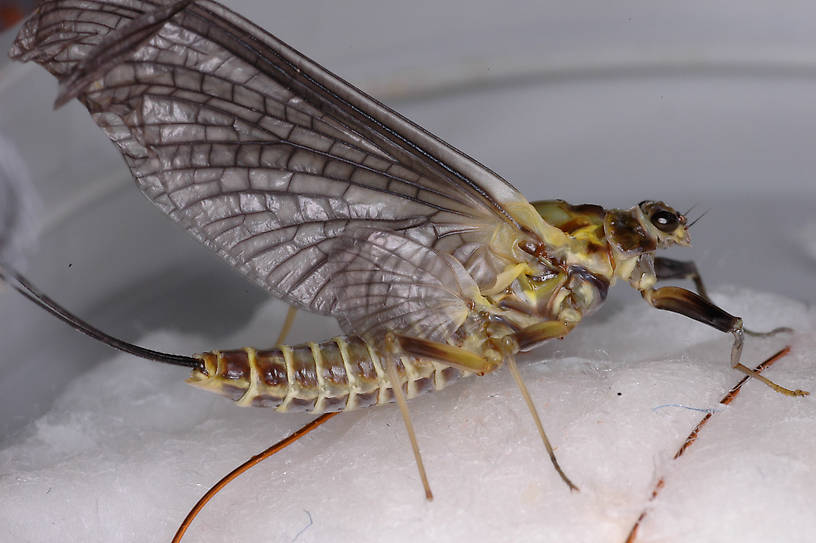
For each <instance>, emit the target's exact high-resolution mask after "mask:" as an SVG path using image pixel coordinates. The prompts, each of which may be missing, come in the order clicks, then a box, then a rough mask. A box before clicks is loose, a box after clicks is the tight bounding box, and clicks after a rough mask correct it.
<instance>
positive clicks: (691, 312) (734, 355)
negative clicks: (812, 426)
mask: <svg viewBox="0 0 816 543" xmlns="http://www.w3.org/2000/svg"><path fill="white" fill-rule="evenodd" d="M641 294H642V295H643V298H644V299H646V301H647V302H649V304H651V305H652V306H653V307H656V308H657V309H665V310H666V311H673V312H675V313H680V314H681V315H685V316H686V317H689V318H692V319H694V320H696V321H699V322H702V323H703V324H707V325H709V326H711V327H713V328H716V329H717V330H720V331H722V332H730V333H731V334H732V335H733V336H734V343H733V344H732V346H731V366H732V367H733V368H734V369H737V370H739V371H741V372H743V373H745V374H747V375H750V376H751V377H754V378H756V379H759V380H760V381H762V382H763V383H765V384H766V385H768V386H769V387H771V388H773V389H774V390H776V391H777V392H780V393H782V394H787V395H789V396H806V395H807V394H808V392H805V391H803V390H798V389H797V390H790V389H787V388H785V387H782V386H780V385H777V384H776V383H774V382H773V381H771V380H770V379H768V378H766V377H764V376H762V375H760V374H759V373H757V372H755V371H754V370H752V369H750V368H748V367H747V366H744V365H743V364H742V363H741V362H740V358H741V357H742V344H743V341H744V328H743V326H742V319H741V318H739V317H735V316H734V315H731V314H729V313H726V312H725V311H723V310H722V309H720V308H719V307H717V306H716V305H714V303H713V302H711V301H710V300H708V299H706V298H703V297H702V296H701V295H699V294H695V293H694V292H691V291H690V290H686V289H684V288H680V287H662V288H658V289H646V290H643V291H642V292H641Z"/></svg>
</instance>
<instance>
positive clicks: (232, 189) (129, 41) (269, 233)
mask: <svg viewBox="0 0 816 543" xmlns="http://www.w3.org/2000/svg"><path fill="white" fill-rule="evenodd" d="M11 56H12V57H13V58H17V59H20V60H35V61H37V62H38V63H40V64H42V65H43V66H44V67H45V68H46V69H48V70H49V71H50V72H51V73H53V74H54V75H56V76H57V77H58V78H59V79H60V82H61V97H60V99H59V100H58V101H65V100H67V99H70V98H71V97H77V98H78V99H79V100H80V101H81V102H82V103H84V104H85V106H86V107H87V108H88V110H89V111H90V112H91V114H92V115H93V117H94V119H95V120H96V122H97V123H98V124H99V125H100V126H101V127H102V128H103V129H104V130H105V131H106V132H107V134H108V136H109V137H110V138H111V139H112V140H113V142H114V143H115V144H116V145H117V146H118V147H119V149H120V151H121V152H122V154H123V156H124V158H125V161H126V162H127V164H128V166H129V167H130V169H131V171H132V173H133V175H134V177H135V179H136V182H137V184H138V186H139V188H140V189H141V190H142V192H143V193H144V194H145V195H146V196H147V197H148V198H149V199H150V200H152V201H153V202H154V203H155V204H156V205H158V206H159V207H160V208H161V209H162V210H164V212H166V213H167V214H168V215H170V216H171V217H172V218H173V219H174V220H176V221H178V222H179V223H181V224H182V225H183V226H184V227H185V228H187V229H188V230H189V231H190V232H191V233H192V234H193V235H194V236H195V237H197V238H198V239H199V240H201V241H202V242H203V243H205V244H206V245H208V246H210V247H211V248H213V249H214V250H215V251H216V252H218V253H219V254H220V255H221V256H222V257H224V258H225V259H226V260H228V261H229V262H230V263H232V264H233V265H234V266H235V267H236V268H237V269H239V270H240V271H241V272H243V273H244V274H245V275H247V276H248V277H249V278H251V279H252V280H253V281H255V282H256V283H258V284H260V285H261V286H263V287H264V288H266V289H267V290H269V291H270V292H272V293H273V294H274V295H276V296H278V297H280V298H283V299H284V300H286V301H287V302H289V303H293V304H296V305H298V306H301V307H304V308H306V309H308V310H311V311H316V312H320V313H325V314H334V315H338V316H341V317H342V311H351V309H350V308H349V307H345V308H344V309H343V310H342V311H341V310H340V309H338V308H340V307H342V304H338V288H339V287H338V285H339V283H338V282H337V281H334V282H332V270H333V269H334V268H333V267H336V264H337V262H338V261H342V257H338V256H337V255H336V253H337V251H338V250H340V251H342V250H345V249H347V248H348V247H349V246H348V244H347V242H343V241H338V240H342V239H346V238H347V237H348V233H349V232H359V231H361V230H368V231H374V232H377V231H379V232H389V233H397V232H398V233H399V234H398V238H399V239H401V240H407V241H405V243H407V244H409V245H410V244H413V247H414V248H415V249H417V250H421V249H423V248H424V249H425V252H424V253H423V255H424V257H425V258H426V262H424V263H423V265H427V264H428V263H429V261H432V260H434V258H436V259H439V258H443V257H442V256H441V255H452V256H453V257H454V258H455V259H457V260H458V261H459V262H461V263H462V264H463V265H464V266H465V267H466V268H467V270H468V272H470V273H471V275H472V276H473V277H474V279H475V280H476V282H477V283H478V284H479V285H480V286H490V285H492V284H493V283H494V282H495V278H496V275H497V274H498V273H499V272H501V271H502V270H503V269H504V268H505V267H506V266H507V264H508V262H507V257H503V256H499V255H497V254H495V252H494V249H493V248H492V247H491V246H490V245H489V241H490V239H491V238H493V237H495V235H496V232H497V230H498V229H502V228H503V229H505V230H506V229H507V228H509V229H511V231H514V232H518V233H519V235H521V231H522V229H524V230H525V231H528V230H529V228H523V225H522V224H520V223H523V222H524V221H520V220H517V218H516V217H518V216H519V211H518V210H519V209H523V210H524V213H521V215H524V216H525V217H526V216H527V213H528V211H529V209H527V208H530V206H529V204H527V202H526V200H525V199H524V198H523V196H521V194H519V193H518V191H517V190H516V189H515V188H513V187H512V186H511V185H510V184H508V183H507V182H506V181H504V180H502V179H501V178H500V177H498V176H497V175H495V174H494V173H492V172H491V171H489V170H488V169H486V168H485V167H483V166H482V165H480V164H478V163H477V162H476V161H474V160H473V159H471V158H469V157H468V156H466V155H464V154H463V153H461V152H459V151H458V150H456V149H454V148H452V147H450V146H449V145H447V144H445V143H444V142H442V141H441V140H439V139H438V138H436V137H434V136H433V135H431V134H429V133H428V132H426V131H424V130H423V129H422V128H420V127H418V126H417V125H415V124H413V123H411V122H410V121H408V120H407V119H405V118H403V117H401V116H400V115H398V114H397V113H395V112H393V111H392V110H390V109H388V108H387V107H385V106H383V105H382V104H380V103H379V102H377V101H375V100H374V99H372V98H370V97H369V96H367V95H366V94H364V93H362V92H361V91H359V90H357V89H356V88H354V87H353V86H351V85H349V84H348V83H346V82H345V81H343V80H342V79H340V78H338V77H337V76H335V75H333V74H331V73H330V72H328V71H327V70H325V69H324V68H322V67H320V66H319V65H317V64H316V63H314V62H313V61H311V60H309V59H308V58H306V57H305V56H303V55H301V54H300V53H298V52H297V51H295V50H294V49H291V48H290V47H288V46H287V45H286V44H284V43H282V42H280V41H279V40H277V39H276V38H274V37H273V36H271V35H269V34H268V33H266V32H265V31H263V30H262V29H260V28H258V27H256V26H255V25H253V24H251V23H250V22H248V21H247V20H246V19H244V18H242V17H240V16H238V15H236V14H235V13H233V12H231V11H230V10H228V9H227V8H225V7H223V6H221V5H220V4H217V3H215V2H212V1H209V0H199V1H197V2H190V0H183V1H181V2H161V1H159V0H152V1H142V0H110V1H101V0H84V1H83V2H76V1H74V0H45V1H44V2H42V3H41V4H40V7H39V8H38V11H37V13H36V14H35V15H34V16H33V17H32V19H30V20H29V21H28V22H27V23H26V25H25V26H24V27H23V29H22V30H21V32H20V35H19V36H18V38H17V40H16V42H15V44H14V47H13V48H12V51H11ZM530 209H531V208H530ZM533 215H535V214H534V213H533ZM532 230H533V231H535V228H533V229H532ZM352 237H354V236H352ZM354 239H357V238H354ZM392 241H393V240H392ZM356 243H357V244H358V245H356V246H355V247H357V249H360V246H359V244H360V243H361V242H360V241H359V239H358V241H357V242H356ZM363 245H366V244H363ZM367 246H368V247H369V249H367V250H366V251H362V252H361V251H359V250H357V251H356V253H360V254H356V253H354V254H356V256H355V257H354V260H355V266H358V267H359V266H361V265H362V264H361V263H362V262H363V260H364V259H365V258H369V259H370V260H372V263H371V264H370V269H369V270H368V271H369V272H372V273H374V274H375V275H376V272H374V271H372V270H377V269H380V267H379V265H378V264H377V263H376V262H375V261H374V260H373V259H372V257H373V254H374V253H376V252H377V251H381V250H382V248H381V247H380V248H379V249H376V248H375V249H371V247H374V246H376V244H374V245H372V244H371V243H368V244H367ZM363 253H370V254H363ZM338 258H339V259H340V260H338ZM445 262H447V260H445ZM446 265H447V264H446ZM379 273H380V276H379V277H384V276H387V275H389V273H390V272H388V271H387V270H383V269H380V272H379ZM372 277H373V276H372ZM370 303H371V300H366V301H365V302H364V304H370ZM409 320H410V319H407V318H402V320H401V322H402V323H403V325H405V326H408V325H409V324H410V322H409ZM349 322H350V321H349ZM361 325H362V324H361Z"/></svg>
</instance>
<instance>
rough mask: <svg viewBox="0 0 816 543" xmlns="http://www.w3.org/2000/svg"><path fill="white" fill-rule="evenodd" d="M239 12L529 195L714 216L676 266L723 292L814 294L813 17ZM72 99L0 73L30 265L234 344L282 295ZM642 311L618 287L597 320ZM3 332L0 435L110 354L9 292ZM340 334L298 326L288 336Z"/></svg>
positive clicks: (393, 8) (453, 6) (363, 1)
mask: <svg viewBox="0 0 816 543" xmlns="http://www.w3.org/2000/svg"><path fill="white" fill-rule="evenodd" d="M227 4H228V5H230V6H231V7H232V8H233V9H235V10H237V11H239V12H240V13H243V14H244V15H247V16H248V17H249V18H250V19H252V20H253V21H254V22H256V23H257V24H259V25H261V26H263V27H265V28H267V29H268V30H269V31H271V32H272V33H274V34H276V35H277V36H279V37H280V38H282V39H283V40H284V41H286V42H288V43H289V44H291V45H293V46H295V47H296V48H298V49H299V50H301V51H302V52H304V53H306V54H307V55H309V56H311V57H312V58H314V59H315V60H317V61H318V62H320V63H321V64H323V65H324V66H326V67H328V68H329V69H331V70H332V71H334V72H336V73H338V74H340V75H341V76H343V77H344V78H346V79H347V80H349V81H351V82H352V83H354V84H356V85H358V86H360V87H361V88H363V89H364V90H367V91H368V92H370V93H371V94H373V95H374V96H375V97H377V98H379V99H381V100H383V101H385V102H386V103H388V104H389V105H391V106H393V107H395V108H396V109H397V110H399V111H400V112H402V113H403V114H405V115H407V116H408V117H410V118H411V119H413V120H414V121H416V122H418V123H419V124H421V125H423V126H425V127H426V128H428V129H429V130H431V131H432V132H434V133H436V134H437V135H439V136H441V137H442V138H443V139H446V140H447V141H449V142H450V143H452V144H453V145H455V146H457V147H459V148H461V149H462V150H464V151H465V152H467V153H469V154H471V155H472V156H474V157H475V158H477V159H478V160H480V161H481V162H483V163H485V164H486V165H488V166H489V167H490V168H492V169H494V170H495V171H497V172H498V173H500V174H501V175H503V176H504V177H506V178H507V179H508V180H510V181H511V182H512V183H513V184H515V185H516V186H517V187H519V188H520V189H521V190H522V192H523V193H524V194H526V195H527V196H528V198H529V199H531V200H534V199H549V198H564V199H566V200H569V201H572V202H575V203H580V202H592V203H599V204H602V205H605V206H607V207H630V206H631V205H633V204H634V203H636V202H638V201H640V200H643V199H664V200H665V201H667V202H669V203H670V204H671V205H673V206H675V207H677V208H679V209H681V210H684V209H686V208H688V207H690V206H692V205H694V204H696V205H697V207H696V208H695V212H694V213H692V216H696V215H698V214H699V213H701V212H702V211H705V210H710V212H709V213H708V215H706V217H705V218H704V219H703V220H702V221H701V222H700V223H699V224H697V225H696V226H695V227H694V229H693V230H692V232H691V233H692V241H693V243H694V247H693V249H691V250H688V249H686V250H682V251H680V252H674V253H673V256H676V257H680V258H689V259H690V258H693V259H694V260H696V261H697V262H698V265H699V267H700V270H701V271H702V273H703V276H704V278H705V279H706V281H707V282H708V283H709V287H710V288H713V289H714V290H716V288H717V286H718V285H723V284H733V285H738V286H741V287H746V288H751V289H757V290H764V291H773V292H777V293H780V294H784V295H787V296H789V297H791V298H794V299H797V300H802V301H804V302H807V303H812V302H813V301H816V290H815V289H814V287H816V213H815V212H816V181H814V178H813V177H814V172H816V145H815V144H816V100H814V96H816V5H814V4H813V3H812V2H774V3H766V2H756V1H721V2H712V1H705V2H703V1H698V2H682V3H680V2H665V3H664V2H654V1H651V0H639V1H629V2H616V3H608V2H580V3H577V2H537V3H533V2H501V3H498V2H496V3H493V2H483V1H468V2H465V1H449V2H438V1H433V2H431V1H414V2H383V1H381V0H377V1H375V0H355V1H346V2H342V3H339V2H329V1H323V2H321V1H298V2H269V1H260V0H255V1H249V0H240V1H233V2H227ZM15 33H16V29H12V30H11V31H10V32H6V33H5V34H1V35H0V49H1V50H3V51H6V50H8V47H9V45H10V43H11V41H12V39H13V37H14V34H15ZM55 95H56V82H55V81H54V80H53V78H52V77H51V76H50V75H48V74H47V73H46V72H45V71H43V70H42V69H41V68H39V67H38V66H34V65H19V64H11V63H10V62H9V61H7V60H6V59H5V55H3V58H0V138H2V139H4V140H6V144H4V146H5V147H6V150H9V149H13V150H16V152H17V153H18V154H19V158H20V159H21V161H22V163H23V164H25V165H26V166H27V168H28V177H29V178H30V180H31V182H32V183H33V187H34V188H35V192H36V194H37V195H38V199H39V206H40V207H39V210H38V211H37V212H36V214H33V215H35V216H33V217H31V218H32V219H33V220H32V226H31V228H33V227H34V226H33V225H36V227H37V228H38V231H39V233H40V236H39V241H38V243H37V244H36V245H35V246H33V247H32V248H31V249H30V250H29V251H28V253H27V256H28V258H27V260H26V261H22V260H18V262H17V265H18V266H20V267H22V268H24V269H25V270H26V271H27V273H28V274H29V275H30V277H31V279H32V280H34V282H35V283H36V284H37V285H39V286H40V287H41V288H42V289H43V290H44V291H45V292H47V293H49V294H50V295H51V296H53V297H54V298H56V299H57V300H59V301H60V302H61V303H63V304H64V305H66V306H67V307H68V308H71V309H72V310H73V311H75V312H76V313H77V314H79V315H81V316H83V317H84V318H86V319H88V320H89V321H90V322H92V323H95V324H97V325H98V326H99V327H101V328H103V329H104V330H105V331H107V332H109V333H111V334H114V335H118V336H121V337H123V338H125V339H132V340H135V339H137V338H138V337H139V336H140V335H141V334H143V333H145V332H147V331H150V330H154V329H158V328H168V329H174V330H182V331H190V332H197V333H199V334H201V337H202V343H201V346H200V350H206V349H210V348H213V347H230V346H228V345H217V344H214V343H213V342H214V340H215V338H218V337H219V336H222V335H224V334H226V333H229V332H230V331H232V330H235V329H236V328H240V327H241V326H242V325H243V323H244V322H245V321H246V320H247V319H248V318H249V316H250V315H251V313H252V311H253V308H254V307H256V306H257V304H258V303H260V302H261V301H263V300H265V299H266V295H265V293H264V292H263V291H261V290H260V289H258V288H256V287H254V286H252V285H250V284H249V283H248V282H247V281H245V280H244V279H243V278H242V277H240V276H239V275H237V274H235V273H234V272H232V271H231V270H230V269H229V268H228V267H227V266H226V265H225V264H224V263H222V262H221V261H220V260H219V259H218V258H217V257H216V256H215V255H213V254H210V252H209V251H208V250H206V249H205V248H204V247H203V246H200V245H199V244H198V243H197V242H195V241H194V240H193V239H192V238H190V237H189V236H188V235H187V234H186V233H185V232H184V231H182V230H181V229H180V228H179V227H178V226H176V225H175V224H173V223H172V222H171V221H170V220H169V219H167V218H165V217H164V216H163V215H162V214H161V213H160V212H159V211H158V210H157V209H154V208H153V207H152V206H151V205H150V204H149V203H148V202H147V201H146V200H145V199H144V198H143V197H142V196H141V195H140V194H139V193H138V191H137V190H136V189H135V188H134V186H133V184H132V181H131V179H130V176H129V173H128V171H127V169H126V167H125V166H124V164H123V162H122V159H121V158H120V156H119V154H118V153H117V152H116V151H115V150H114V148H113V146H112V145H111V144H110V143H109V142H108V141H107V139H106V138H105V137H104V136H103V134H102V133H101V131H99V130H98V129H97V128H96V126H95V125H94V124H93V122H92V121H91V119H90V117H89V116H88V114H87V112H85V111H84V109H83V108H82V107H81V106H80V105H79V104H77V103H76V102H73V103H70V104H68V105H67V106H65V107H64V108H62V109H61V110H59V111H56V112H54V111H52V108H51V104H52V102H53V99H54V97H55ZM0 207H2V206H0ZM35 208H36V207H35ZM638 299H639V296H637V294H636V293H633V292H631V289H628V287H626V286H625V285H623V286H619V287H618V288H617V289H616V292H615V293H614V294H613V297H612V299H611V300H610V302H609V303H608V304H607V307H606V308H605V309H604V310H603V312H602V313H601V314H600V315H599V316H598V317H597V318H604V315H610V314H611V312H613V311H614V310H615V309H616V308H618V307H620V304H624V303H638V301H637V300H638ZM726 309H727V308H726ZM283 311H284V308H283V306H281V312H283ZM744 317H745V319H746V322H747V323H748V324H749V326H750V321H751V317H750V315H745V316H744ZM307 322H308V323H309V324H308V325H305V323H307ZM0 323H2V324H0V372H2V378H0V413H2V414H3V416H2V417H0V437H3V436H5V437H7V438H13V432H14V430H15V429H17V428H19V427H20V426H21V425H22V424H24V423H25V422H26V421H28V420H31V419H32V418H34V417H36V416H37V415H39V414H40V413H42V412H43V411H44V410H45V409H47V408H48V407H49V406H50V403H51V399H52V398H53V397H54V395H55V394H57V393H58V392H59V390H60V388H61V387H63V386H64V385H65V383H66V382H67V381H68V380H69V379H70V378H72V377H74V376H76V375H77V374H78V373H79V372H81V371H83V370H84V369H87V368H88V367H90V366H92V365H93V364H95V363H97V362H98V361H100V360H102V359H104V358H105V357H107V356H108V354H109V351H108V350H107V348H106V347H104V346H102V345H97V344H95V343H94V342H92V341H90V340H88V339H86V338H84V337H82V336H79V335H78V334H76V333H75V332H73V331H71V330H70V329H68V328H67V327H66V326H64V325H63V324H61V323H59V322H57V321H56V320H54V319H53V318H51V317H49V316H48V315H46V314H45V313H44V312H42V311H41V310H39V309H37V308H36V307H34V306H33V305H32V304H30V303H29V302H27V301H26V300H24V299H23V298H22V297H20V296H18V295H16V294H15V293H13V292H9V291H5V292H0ZM332 326H333V325H332V324H331V323H330V322H327V321H325V320H319V319H313V320H309V319H306V318H299V320H298V328H297V329H296V330H295V332H294V333H293V335H292V337H291V339H292V340H295V341H297V340H302V339H306V338H309V339H322V337H317V336H325V335H328V334H330V333H332V331H333V330H334V329H333V328H332ZM276 334H277V329H275V326H273V325H270V332H269V335H268V337H259V338H257V339H256V340H255V342H254V343H255V344H256V345H257V346H265V345H268V344H271V343H272V342H273V341H274V338H275V336H276ZM148 347H149V346H148ZM134 363H138V362H137V361H134ZM181 377H182V375H180V378H181Z"/></svg>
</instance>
